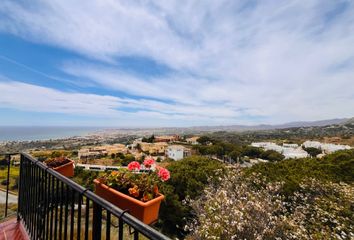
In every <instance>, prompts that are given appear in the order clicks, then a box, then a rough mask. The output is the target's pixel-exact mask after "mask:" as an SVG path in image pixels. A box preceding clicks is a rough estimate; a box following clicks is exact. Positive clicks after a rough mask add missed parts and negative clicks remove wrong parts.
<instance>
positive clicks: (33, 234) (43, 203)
mask: <svg viewBox="0 0 354 240" xmlns="http://www.w3.org/2000/svg"><path fill="white" fill-rule="evenodd" d="M9 168H10V163H9V165H8V173H9ZM8 176H9V175H8ZM8 179H9V178H8ZM8 185H9V184H7V187H8ZM18 192H19V196H18V210H17V219H18V221H21V223H22V224H23V225H24V227H25V229H26V230H27V233H28V235H29V236H30V238H31V239H93V240H96V239H131V238H133V239H169V238H168V237H166V236H165V235H163V234H161V233H160V232H158V231H157V230H155V229H154V228H152V227H150V226H148V225H146V224H144V223H142V222H141V221H139V220H138V219H136V218H135V217H133V216H131V215H130V214H129V211H128V210H124V209H119V208H118V207H116V206H114V205H113V204H111V203H109V202H107V201H106V200H104V199H102V198H100V197H99V196H97V195H95V194H94V193H93V192H91V191H90V190H88V189H85V188H83V187H82V186H80V185H78V184H77V183H75V182H73V181H72V180H70V179H69V178H66V177H64V176H63V175H61V174H59V173H57V172H56V171H54V170H52V169H50V168H48V167H47V166H46V165H45V164H43V163H42V162H41V161H39V160H37V159H35V158H33V157H32V156H30V155H28V154H25V153H22V154H21V162H20V176H19V190H18ZM5 211H7V203H6V209H5ZM6 215H7V212H6V213H5V216H6Z"/></svg>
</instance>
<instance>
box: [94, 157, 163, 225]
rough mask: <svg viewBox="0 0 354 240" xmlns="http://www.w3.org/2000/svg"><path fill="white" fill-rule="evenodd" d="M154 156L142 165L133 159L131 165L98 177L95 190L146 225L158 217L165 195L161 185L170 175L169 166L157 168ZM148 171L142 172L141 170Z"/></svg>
mask: <svg viewBox="0 0 354 240" xmlns="http://www.w3.org/2000/svg"><path fill="white" fill-rule="evenodd" d="M153 165H155V162H154V160H153V159H146V160H145V161H144V163H143V166H141V165H140V164H139V163H138V162H136V161H133V162H131V163H129V164H128V168H127V169H126V168H125V169H119V170H118V171H113V172H110V173H106V174H105V175H103V176H102V177H100V178H98V179H95V180H94V183H95V193H96V194H97V195H98V196H100V197H102V198H104V199H106V200H107V201H109V202H111V203H113V204H114V205H116V206H117V207H119V208H121V209H123V210H129V213H130V214H131V215H133V216H134V217H136V218H138V219H139V220H141V221H142V222H144V223H146V224H151V223H153V222H155V221H156V220H157V219H158V214H159V209H160V204H161V201H162V200H163V199H164V195H162V194H161V193H160V192H159V184H160V183H161V182H163V181H167V180H168V179H169V178H170V173H169V171H168V170H167V169H165V168H162V167H158V166H157V167H156V168H155V169H153ZM144 169H145V170H149V171H144V172H142V171H140V170H144Z"/></svg>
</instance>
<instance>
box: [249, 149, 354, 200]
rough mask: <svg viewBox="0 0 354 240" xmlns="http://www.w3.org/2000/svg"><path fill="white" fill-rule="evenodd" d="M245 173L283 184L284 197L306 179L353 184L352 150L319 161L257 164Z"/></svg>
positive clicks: (305, 160) (306, 159)
mask: <svg viewBox="0 0 354 240" xmlns="http://www.w3.org/2000/svg"><path fill="white" fill-rule="evenodd" d="M246 172H247V173H248V174H250V173H260V174H261V175H262V176H265V177H266V178H267V180H269V181H271V182H284V192H285V193H286V195H290V194H292V193H293V192H294V191H296V190H298V189H299V186H300V183H301V182H302V181H303V180H304V179H306V178H315V179H318V180H321V181H331V182H337V183H339V182H345V183H354V149H352V150H345V151H338V152H335V153H333V154H330V155H327V156H325V157H323V158H319V159H317V158H303V159H289V160H286V161H280V162H276V163H259V164H256V165H254V166H253V167H252V168H250V169H247V170H246Z"/></svg>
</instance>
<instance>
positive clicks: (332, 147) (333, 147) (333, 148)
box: [302, 141, 351, 154]
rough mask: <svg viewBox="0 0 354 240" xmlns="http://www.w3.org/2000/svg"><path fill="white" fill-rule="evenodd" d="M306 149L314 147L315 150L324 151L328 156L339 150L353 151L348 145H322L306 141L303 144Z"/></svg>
mask: <svg viewBox="0 0 354 240" xmlns="http://www.w3.org/2000/svg"><path fill="white" fill-rule="evenodd" d="M302 145H303V146H304V147H306V148H308V147H313V148H318V149H321V150H322V151H323V153H325V154H328V153H333V152H336V151H339V150H349V149H351V147H350V146H348V145H340V144H333V143H321V142H317V141H306V142H304V143H303V144H302Z"/></svg>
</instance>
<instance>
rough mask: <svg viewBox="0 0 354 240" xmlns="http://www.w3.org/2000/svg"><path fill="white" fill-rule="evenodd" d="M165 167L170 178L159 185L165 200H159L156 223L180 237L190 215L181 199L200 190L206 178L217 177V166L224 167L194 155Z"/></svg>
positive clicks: (168, 232) (204, 184) (198, 194)
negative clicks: (158, 217)
mask: <svg viewBox="0 0 354 240" xmlns="http://www.w3.org/2000/svg"><path fill="white" fill-rule="evenodd" d="M167 169H168V170H169V171H170V173H171V178H170V180H169V181H168V182H165V183H164V184H163V185H162V186H161V191H162V192H163V193H164V194H165V197H166V199H165V201H164V202H163V203H162V204H161V209H160V222H159V223H158V227H160V228H161V229H162V231H163V232H164V233H166V234H168V235H170V236H173V235H175V236H178V237H182V236H184V235H185V234H186V232H185V231H184V229H183V227H184V225H185V224H186V219H187V218H189V217H190V216H191V212H192V211H191V207H189V206H186V205H184V204H183V203H182V202H183V200H185V199H186V198H191V199H194V198H197V197H198V196H200V194H202V192H203V190H204V187H205V186H206V185H207V183H208V180H209V179H212V181H217V178H215V177H216V170H221V171H224V167H223V164H222V163H220V162H218V161H215V160H211V159H208V158H205V157H200V156H193V157H188V158H185V159H183V160H180V161H177V162H172V163H171V164H170V165H169V166H168V167H167Z"/></svg>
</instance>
